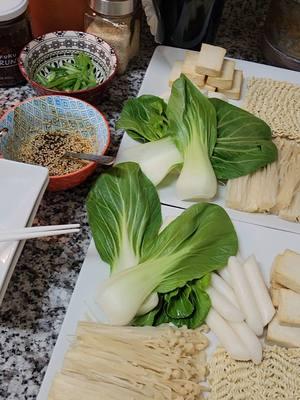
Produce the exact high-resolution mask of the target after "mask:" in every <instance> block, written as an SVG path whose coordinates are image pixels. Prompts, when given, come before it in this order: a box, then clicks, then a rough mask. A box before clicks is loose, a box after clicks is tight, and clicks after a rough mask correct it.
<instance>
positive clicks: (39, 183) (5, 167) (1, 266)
mask: <svg viewBox="0 0 300 400" xmlns="http://www.w3.org/2000/svg"><path fill="white" fill-rule="evenodd" d="M48 180H49V178H48V170H47V168H43V167H39V166H33V165H29V164H23V163H19V162H14V161H8V160H4V159H0V230H5V229H12V228H24V227H26V226H31V224H32V222H33V219H34V217H35V214H36V212H37V209H38V206H39V204H40V202H41V199H42V197H43V194H44V192H45V189H46V187H47V185H48ZM24 243H25V241H24V240H23V241H19V242H18V241H15V242H3V243H0V304H1V302H2V300H3V297H4V294H5V291H6V289H7V286H8V283H9V281H10V278H11V276H12V273H13V271H14V268H15V265H16V263H17V261H18V258H19V256H20V254H21V252H22V249H23V246H24Z"/></svg>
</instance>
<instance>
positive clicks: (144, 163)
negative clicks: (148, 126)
mask: <svg viewBox="0 0 300 400" xmlns="http://www.w3.org/2000/svg"><path fill="white" fill-rule="evenodd" d="M127 161H132V162H136V163H137V164H139V166H140V167H141V170H142V171H143V173H144V174H145V175H146V176H147V177H148V179H150V181H151V182H152V183H153V184H154V185H155V186H157V185H158V184H159V183H160V182H161V181H162V180H163V179H164V178H165V177H166V176H167V175H168V174H169V172H170V171H171V170H172V169H173V168H174V167H175V166H176V165H178V164H182V162H183V159H182V155H181V154H180V152H179V150H178V149H177V147H176V145H175V144H174V143H173V141H172V139H171V138H170V137H166V138H164V139H160V140H155V141H153V142H148V143H144V144H137V145H135V146H132V147H128V148H127V149H124V150H123V151H122V152H121V154H120V155H119V156H118V158H117V163H118V164H119V163H122V162H127Z"/></svg>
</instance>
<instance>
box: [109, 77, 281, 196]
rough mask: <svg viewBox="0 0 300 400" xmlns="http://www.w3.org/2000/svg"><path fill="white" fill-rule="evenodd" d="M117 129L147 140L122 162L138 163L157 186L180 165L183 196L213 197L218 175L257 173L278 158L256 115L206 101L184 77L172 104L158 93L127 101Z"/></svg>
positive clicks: (124, 155) (122, 155)
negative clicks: (158, 95)
mask: <svg viewBox="0 0 300 400" xmlns="http://www.w3.org/2000/svg"><path fill="white" fill-rule="evenodd" d="M117 127H118V128H121V129H125V130H126V132H127V133H128V135H129V136H130V137H131V138H133V139H134V140H136V141H138V142H140V143H144V144H143V145H138V144H137V145H135V146H132V147H131V148H130V149H123V150H121V152H120V154H119V155H118V159H119V162H123V161H134V162H137V163H139V164H140V166H141V168H142V170H143V172H144V173H145V174H146V175H147V176H148V177H149V179H150V180H151V181H152V182H153V183H154V184H155V185H157V184H159V183H160V182H161V181H162V179H163V178H164V177H165V176H166V175H168V174H169V172H170V171H171V170H172V169H173V168H175V167H177V166H179V167H182V170H181V173H180V174H179V178H178V182H177V195H178V197H179V198H180V199H196V200H198V199H210V198H213V197H214V195H215V193H216V190H217V179H220V180H226V179H232V178H237V177H239V176H243V175H247V174H250V173H252V172H255V171H256V170H257V169H259V168H261V167H264V166H265V165H267V164H268V163H272V162H273V161H275V160H276V159H277V148H276V146H275V144H274V143H273V142H272V135H271V129H270V127H269V126H268V125H267V124H266V123H265V122H264V121H262V120H261V119H259V118H257V117H255V116H254V115H252V114H250V113H248V112H247V111H245V110H242V109H240V108H238V107H235V106H233V105H232V104H229V103H227V102H224V101H222V100H220V99H214V98H211V99H207V98H206V97H205V96H204V95H203V94H202V93H201V92H200V91H199V90H198V89H197V88H196V87H195V86H194V85H193V84H192V82H190V81H189V80H188V79H187V78H186V77H185V76H184V75H181V76H180V78H179V79H177V80H176V81H175V82H174V84H173V86H172V91H171V96H170V99H169V103H168V105H166V104H165V102H164V101H163V100H162V99H160V98H159V97H157V96H150V95H147V96H141V97H138V98H137V99H132V100H129V101H128V102H126V103H125V105H124V108H123V110H122V113H121V117H120V119H119V121H118V124H117Z"/></svg>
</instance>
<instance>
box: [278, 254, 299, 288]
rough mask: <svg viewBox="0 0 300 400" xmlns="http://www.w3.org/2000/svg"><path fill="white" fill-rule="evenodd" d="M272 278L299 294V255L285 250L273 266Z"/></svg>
mask: <svg viewBox="0 0 300 400" xmlns="http://www.w3.org/2000/svg"><path fill="white" fill-rule="evenodd" d="M272 278H273V279H274V280H275V281H276V282H278V283H280V284H281V285H283V286H285V287H286V288H288V289H291V290H294V291H295V292H297V293H300V254H299V253H296V252H294V251H291V250H286V251H285V252H284V254H283V256H282V257H281V258H280V260H279V262H278V263H276V264H275V267H274V269H273V271H272Z"/></svg>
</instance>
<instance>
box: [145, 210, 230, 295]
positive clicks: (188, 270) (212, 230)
mask: <svg viewBox="0 0 300 400" xmlns="http://www.w3.org/2000/svg"><path fill="white" fill-rule="evenodd" d="M237 249H238V241H237V236H236V233H235V230H234V227H233V225H232V222H231V220H230V218H229V216H228V215H227V213H226V211H225V210H224V209H223V208H222V207H220V206H218V205H216V204H209V203H201V204H195V205H193V206H191V207H189V208H188V209H187V210H185V211H184V212H183V213H182V214H180V215H179V216H178V217H177V218H176V219H175V220H174V221H172V222H171V223H170V224H169V225H168V226H167V227H166V228H165V229H164V230H163V231H162V232H161V233H160V234H159V236H158V238H157V240H156V241H154V242H153V244H152V245H151V246H150V247H149V248H148V249H147V251H146V252H145V253H144V255H143V257H142V259H141V262H142V263H143V262H145V263H146V262H147V261H150V260H151V263H152V262H155V260H160V265H161V275H162V277H161V281H160V284H159V285H158V286H157V287H156V290H157V291H158V292H159V293H167V292H170V291H171V290H174V289H176V288H179V287H182V286H184V285H185V284H186V282H188V281H191V280H193V279H199V278H202V277H203V276H204V275H206V274H207V273H209V272H212V271H214V270H217V269H220V268H222V266H224V265H226V263H227V260H228V257H229V256H231V255H235V254H236V252H237Z"/></svg>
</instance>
